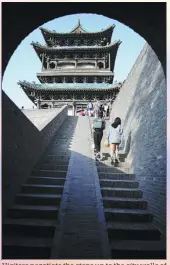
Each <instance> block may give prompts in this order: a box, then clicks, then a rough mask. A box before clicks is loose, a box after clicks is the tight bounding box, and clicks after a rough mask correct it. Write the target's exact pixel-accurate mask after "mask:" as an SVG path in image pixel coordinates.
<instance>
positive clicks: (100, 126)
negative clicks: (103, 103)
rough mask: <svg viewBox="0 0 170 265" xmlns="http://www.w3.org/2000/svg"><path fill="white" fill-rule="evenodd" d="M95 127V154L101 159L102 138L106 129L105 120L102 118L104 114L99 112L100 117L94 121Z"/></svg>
mask: <svg viewBox="0 0 170 265" xmlns="http://www.w3.org/2000/svg"><path fill="white" fill-rule="evenodd" d="M92 127H93V129H94V133H93V136H94V145H95V155H96V159H101V158H102V155H101V153H100V149H101V140H102V137H103V130H104V129H105V121H104V120H103V119H102V114H101V113H100V112H99V113H98V117H97V118H95V119H94V121H93V126H92Z"/></svg>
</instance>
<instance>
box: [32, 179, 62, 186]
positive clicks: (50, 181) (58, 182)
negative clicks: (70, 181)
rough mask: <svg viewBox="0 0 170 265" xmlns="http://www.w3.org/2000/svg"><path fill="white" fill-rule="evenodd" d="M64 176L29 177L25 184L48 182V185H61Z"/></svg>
mask: <svg viewBox="0 0 170 265" xmlns="http://www.w3.org/2000/svg"><path fill="white" fill-rule="evenodd" d="M65 181H66V179H65V178H54V177H53V178H50V177H29V178H28V180H27V184H42V185H43V184H46V185H47V184H49V185H63V186H64V183H65Z"/></svg>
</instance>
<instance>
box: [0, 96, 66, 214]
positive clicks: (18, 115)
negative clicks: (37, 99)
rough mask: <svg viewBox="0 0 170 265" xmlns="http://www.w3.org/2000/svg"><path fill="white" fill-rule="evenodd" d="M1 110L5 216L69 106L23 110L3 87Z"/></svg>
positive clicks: (64, 116)
mask: <svg viewBox="0 0 170 265" xmlns="http://www.w3.org/2000/svg"><path fill="white" fill-rule="evenodd" d="M2 110H3V111H2V124H3V126H2V150H3V154H2V190H3V194H2V199H3V216H4V215H5V214H6V212H7V209H8V208H9V207H10V206H11V205H12V204H13V201H14V196H15V195H16V194H17V193H18V192H19V191H20V187H21V185H22V184H23V183H25V181H26V179H27V177H28V176H29V174H30V171H31V169H32V168H33V166H34V165H35V164H36V163H37V162H38V159H39V158H40V156H41V155H42V154H43V152H44V151H45V149H46V147H47V146H48V144H49V142H50V141H51V140H52V138H53V136H54V135H55V133H56V131H57V130H58V129H59V128H60V126H61V124H62V123H63V122H64V120H65V118H66V117H67V112H68V110H67V107H66V106H63V107H62V108H60V109H55V110H54V109H53V110H51V111H50V110H34V111H26V110H25V111H24V112H25V114H24V113H23V112H22V111H21V110H20V109H18V107H17V106H16V105H15V104H14V103H13V102H12V101H11V100H10V99H9V98H8V97H7V95H6V94H5V93H4V92H3V91H2ZM45 111H46V112H45ZM26 116H27V117H26ZM28 117H29V119H28ZM41 117H42V119H41V123H40V122H39V121H40V118H41Z"/></svg>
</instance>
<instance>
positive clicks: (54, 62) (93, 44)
mask: <svg viewBox="0 0 170 265" xmlns="http://www.w3.org/2000/svg"><path fill="white" fill-rule="evenodd" d="M114 27H115V26H114V25H113V26H110V27H108V28H107V29H105V30H102V31H100V32H87V31H85V30H84V29H83V28H82V25H81V24H80V21H78V25H77V26H76V27H75V28H74V29H73V30H72V31H71V32H69V33H57V32H55V31H49V30H47V29H44V28H40V30H41V32H42V34H43V37H44V39H45V42H46V45H41V44H39V43H37V42H36V43H35V42H32V46H33V48H34V50H35V51H36V53H37V55H38V57H39V59H40V60H41V64H42V68H41V72H39V73H37V78H38V79H39V81H40V82H41V84H39V85H38V84H35V83H29V82H26V81H24V82H21V81H20V82H19V85H20V86H21V87H22V88H23V89H24V90H25V92H26V93H27V95H28V96H29V98H31V99H32V100H33V101H34V102H35V103H36V104H37V105H38V107H40V106H41V105H42V104H44V103H46V104H48V105H49V104H52V106H55V104H58V103H61V102H63V101H64V102H65V103H68V104H70V103H73V102H74V104H75V103H76V105H77V107H80V106H81V107H83V106H82V105H86V104H87V102H88V101H89V100H92V101H94V100H96V99H100V100H114V98H115V97H116V94H117V93H118V92H119V88H120V85H117V84H116V85H114V84H113V79H114V72H113V71H114V65H115V59H116V54H117V50H118V47H119V45H120V43H121V42H120V41H117V42H115V43H113V44H111V37H112V33H113V29H114Z"/></svg>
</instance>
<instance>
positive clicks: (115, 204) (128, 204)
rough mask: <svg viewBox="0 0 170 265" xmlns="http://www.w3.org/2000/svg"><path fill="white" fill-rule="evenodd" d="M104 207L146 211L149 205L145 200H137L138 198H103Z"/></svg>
mask: <svg viewBox="0 0 170 265" xmlns="http://www.w3.org/2000/svg"><path fill="white" fill-rule="evenodd" d="M103 205H104V207H105V208H120V209H142V210H146V209H147V206H148V203H147V201H145V200H143V199H136V198H122V197H120V198H119V197H116V198H112V197H103Z"/></svg>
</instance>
